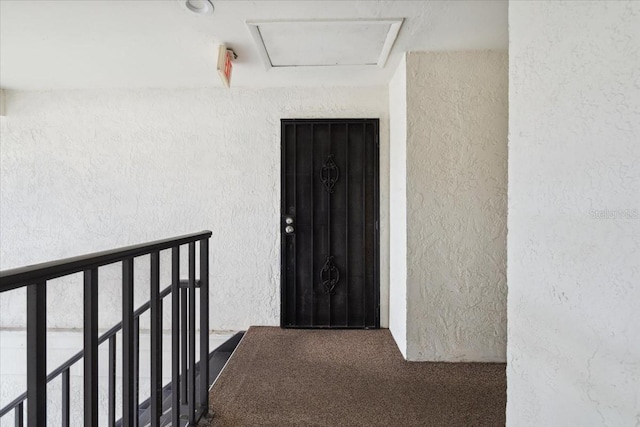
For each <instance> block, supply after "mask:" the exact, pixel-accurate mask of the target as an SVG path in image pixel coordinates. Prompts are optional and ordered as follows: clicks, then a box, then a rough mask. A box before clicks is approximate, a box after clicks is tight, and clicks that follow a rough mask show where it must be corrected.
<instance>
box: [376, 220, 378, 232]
mask: <svg viewBox="0 0 640 427" xmlns="http://www.w3.org/2000/svg"><path fill="white" fill-rule="evenodd" d="M377 229H378V221H377V220H376V230H377Z"/></svg>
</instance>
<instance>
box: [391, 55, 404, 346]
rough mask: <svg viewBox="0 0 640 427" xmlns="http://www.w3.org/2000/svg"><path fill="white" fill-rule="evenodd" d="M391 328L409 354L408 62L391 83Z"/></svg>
mask: <svg viewBox="0 0 640 427" xmlns="http://www.w3.org/2000/svg"><path fill="white" fill-rule="evenodd" d="M389 175H390V176H389V193H390V194H389V329H390V330H391V334H392V335H393V338H394V339H395V341H396V343H397V344H398V348H399V349H400V352H401V353H402V355H403V356H404V357H405V358H406V357H407V65H406V60H405V59H404V58H403V59H402V60H401V61H400V64H399V65H398V68H397V70H396V72H395V74H394V75H393V78H392V79H391V82H390V83H389Z"/></svg>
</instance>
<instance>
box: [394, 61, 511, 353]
mask: <svg viewBox="0 0 640 427" xmlns="http://www.w3.org/2000/svg"><path fill="white" fill-rule="evenodd" d="M406 61H407V65H406V67H407V76H406V79H407V153H406V159H407V230H408V232H407V266H408V269H407V345H408V347H407V356H408V359H409V360H442V361H451V362H455V361H499V362H503V361H505V352H506V311H507V310H506V301H507V298H506V292H507V288H506V234H507V228H506V221H507V120H508V119H507V116H508V111H507V110H508V107H507V103H508V75H507V62H508V60H507V54H506V52H490V51H478V52H445V53H426V52H416V53H408V54H407V57H406Z"/></svg>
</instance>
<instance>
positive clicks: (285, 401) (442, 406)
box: [202, 327, 506, 427]
mask: <svg viewBox="0 0 640 427" xmlns="http://www.w3.org/2000/svg"><path fill="white" fill-rule="evenodd" d="M209 399H210V404H211V408H212V411H213V412H214V416H213V418H211V419H209V420H208V421H205V422H204V423H202V425H211V426H279V427H280V426H418V425H419V426H449V427H450V426H503V425H504V423H505V403H506V378H505V365H504V364H492V363H426V362H420V363H416V362H406V361H405V360H404V359H403V358H402V355H401V354H400V352H399V351H398V348H397V347H396V344H395V342H394V341H393V338H392V337H391V334H390V333H389V331H388V330H386V329H379V330H300V329H280V328H268V327H252V328H250V329H249V331H247V333H246V335H245V336H244V338H243V340H242V342H241V343H240V345H239V346H238V348H237V349H236V351H235V353H234V355H233V356H232V357H231V359H230V361H229V363H228V365H227V367H226V368H225V369H224V370H223V371H222V373H221V375H220V377H219V378H218V380H217V382H216V383H215V384H214V385H213V388H212V390H211V393H210V398H209Z"/></svg>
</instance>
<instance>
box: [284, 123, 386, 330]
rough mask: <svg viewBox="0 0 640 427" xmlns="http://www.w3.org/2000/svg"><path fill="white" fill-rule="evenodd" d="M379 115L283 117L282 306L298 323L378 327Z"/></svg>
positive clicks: (288, 321)
mask: <svg viewBox="0 0 640 427" xmlns="http://www.w3.org/2000/svg"><path fill="white" fill-rule="evenodd" d="M378 151H379V143H378V120H377V119H286V120H282V210H281V213H282V215H281V216H282V218H281V233H282V305H281V307H282V312H281V325H282V326H283V327H293V328H378V327H379V326H380V319H379V318H380V314H379V296H380V291H379V287H380V285H379V255H378V254H379V231H378V230H379V207H378V204H379V194H378V193H379V191H378V181H379V177H378V170H379V168H378V154H379V153H378Z"/></svg>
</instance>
